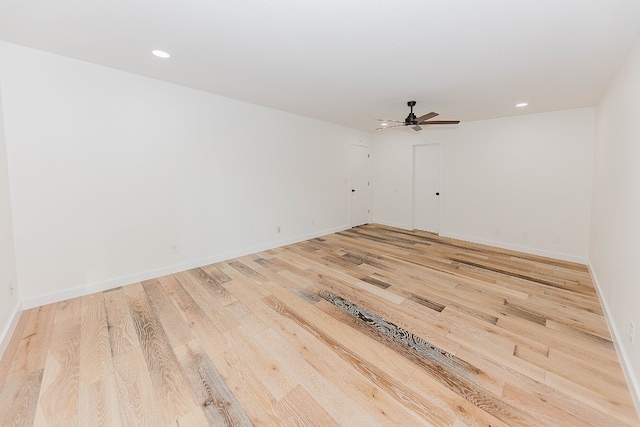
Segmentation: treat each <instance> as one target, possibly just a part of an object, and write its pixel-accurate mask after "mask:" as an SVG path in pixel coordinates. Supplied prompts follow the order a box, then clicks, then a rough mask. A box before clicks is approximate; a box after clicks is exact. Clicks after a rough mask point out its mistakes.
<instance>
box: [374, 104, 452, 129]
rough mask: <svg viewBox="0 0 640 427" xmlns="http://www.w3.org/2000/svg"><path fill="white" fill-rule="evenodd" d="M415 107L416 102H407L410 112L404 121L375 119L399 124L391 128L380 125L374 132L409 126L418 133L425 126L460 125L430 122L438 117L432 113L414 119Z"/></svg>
mask: <svg viewBox="0 0 640 427" xmlns="http://www.w3.org/2000/svg"><path fill="white" fill-rule="evenodd" d="M415 105H416V101H409V102H407V106H408V107H409V108H410V112H409V115H408V116H407V117H406V118H405V119H404V121H400V120H384V119H376V120H378V121H381V122H395V123H399V124H397V125H393V126H386V125H382V127H379V128H377V129H376V130H382V129H392V128H396V127H400V126H411V128H412V129H413V130H415V131H419V130H421V129H422V126H427V125H457V124H458V123H460V120H430V119H432V118H434V117H435V116H437V115H438V113H434V112H433V111H432V112H430V113H427V114H425V115H422V116H420V117H416V115H415V114H414V112H413V107H415Z"/></svg>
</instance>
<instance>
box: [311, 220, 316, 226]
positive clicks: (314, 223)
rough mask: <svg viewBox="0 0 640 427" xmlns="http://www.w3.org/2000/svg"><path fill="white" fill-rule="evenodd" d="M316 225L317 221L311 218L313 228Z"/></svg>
mask: <svg viewBox="0 0 640 427" xmlns="http://www.w3.org/2000/svg"><path fill="white" fill-rule="evenodd" d="M314 225H316V222H315V221H314V220H311V228H313V226H314Z"/></svg>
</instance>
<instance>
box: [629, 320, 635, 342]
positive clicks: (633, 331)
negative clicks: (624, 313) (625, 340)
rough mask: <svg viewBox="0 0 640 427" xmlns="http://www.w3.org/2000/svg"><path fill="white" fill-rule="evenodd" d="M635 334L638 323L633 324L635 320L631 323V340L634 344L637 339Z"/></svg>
mask: <svg viewBox="0 0 640 427" xmlns="http://www.w3.org/2000/svg"><path fill="white" fill-rule="evenodd" d="M635 335H636V325H634V324H633V322H631V323H629V341H631V344H633V342H634V341H635V338H636V337H635Z"/></svg>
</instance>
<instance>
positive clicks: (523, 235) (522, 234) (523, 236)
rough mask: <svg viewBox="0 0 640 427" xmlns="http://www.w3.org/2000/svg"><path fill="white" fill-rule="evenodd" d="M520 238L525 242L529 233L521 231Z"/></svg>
mask: <svg viewBox="0 0 640 427" xmlns="http://www.w3.org/2000/svg"><path fill="white" fill-rule="evenodd" d="M520 237H522V238H523V239H524V240H527V239H528V238H529V233H527V232H526V231H523V232H522V233H521V234H520Z"/></svg>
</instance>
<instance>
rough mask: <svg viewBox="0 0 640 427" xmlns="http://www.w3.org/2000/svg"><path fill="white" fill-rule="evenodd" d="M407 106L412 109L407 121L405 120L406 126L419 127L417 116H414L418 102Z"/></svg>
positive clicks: (408, 103) (409, 103)
mask: <svg viewBox="0 0 640 427" xmlns="http://www.w3.org/2000/svg"><path fill="white" fill-rule="evenodd" d="M407 105H408V106H409V108H411V112H410V113H409V115H408V116H407V118H406V119H404V124H406V125H407V126H408V125H417V124H418V121H417V120H416V119H417V117H416V115H415V114H413V107H414V106H415V105H416V101H409V102H407Z"/></svg>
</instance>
